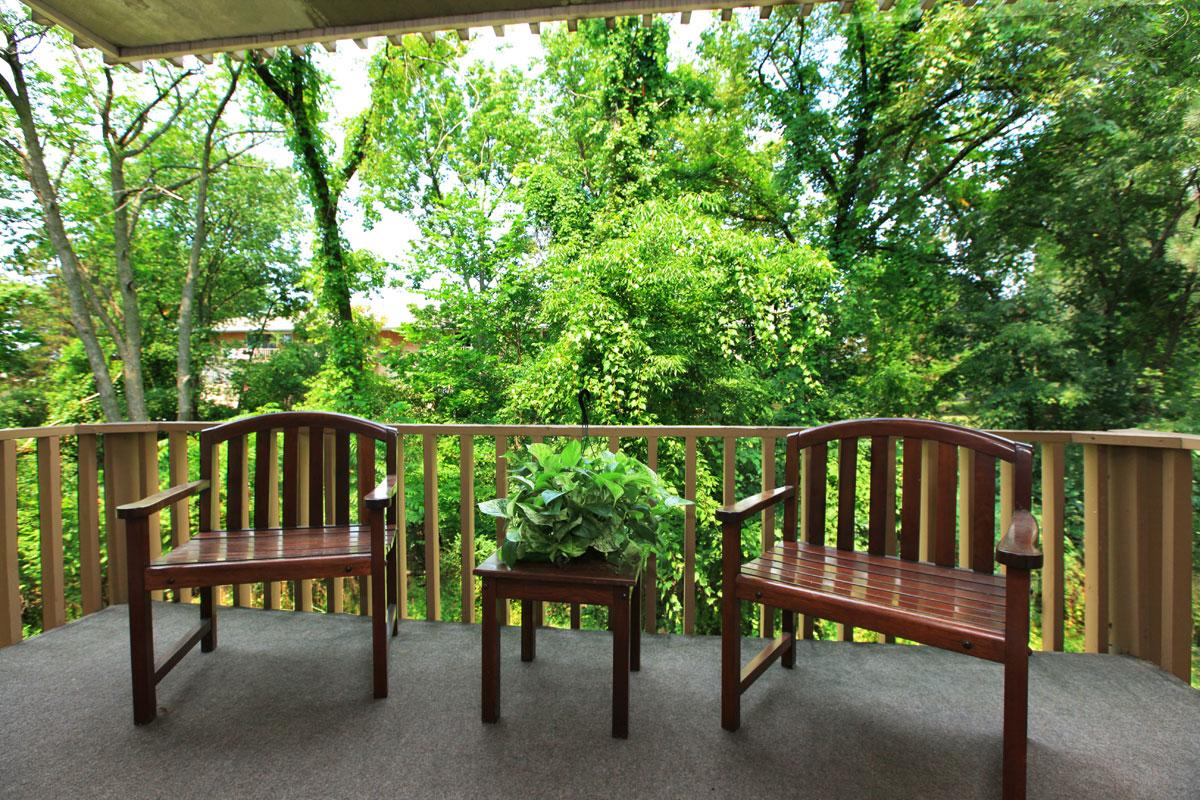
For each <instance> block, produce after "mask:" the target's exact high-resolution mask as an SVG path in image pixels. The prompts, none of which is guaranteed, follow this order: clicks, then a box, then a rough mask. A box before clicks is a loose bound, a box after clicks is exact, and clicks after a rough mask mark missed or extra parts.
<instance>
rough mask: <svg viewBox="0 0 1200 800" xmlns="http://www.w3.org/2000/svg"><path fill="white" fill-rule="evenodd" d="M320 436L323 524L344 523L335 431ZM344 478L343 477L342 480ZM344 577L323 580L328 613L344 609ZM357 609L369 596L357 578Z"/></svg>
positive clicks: (339, 465) (362, 583)
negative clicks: (340, 515)
mask: <svg viewBox="0 0 1200 800" xmlns="http://www.w3.org/2000/svg"><path fill="white" fill-rule="evenodd" d="M321 438H322V447H323V449H324V460H323V461H322V462H321V466H322V473H323V474H322V479H321V489H322V491H323V492H324V494H325V524H326V525H344V524H346V523H348V522H349V520H348V519H338V503H339V500H340V495H339V493H338V475H339V471H341V470H342V468H343V465H341V464H339V463H338V451H337V431H335V430H333V429H332V428H328V429H326V430H325V432H324V435H323V436H322V437H321ZM340 474H341V475H343V476H346V477H348V476H349V473H348V472H344V471H342V472H340ZM344 479H345V478H343V480H344ZM345 583H346V582H345V579H344V578H328V579H326V581H325V611H326V613H329V614H341V613H342V612H343V611H344V610H345V591H346V586H345ZM359 586H360V590H359V598H360V603H359V611H360V612H361V610H362V608H363V607H365V606H366V605H367V604H366V602H363V601H365V600H366V599H367V598H369V597H370V596H371V591H370V589H369V587H368V585H367V581H366V580H363V579H360V580H359Z"/></svg>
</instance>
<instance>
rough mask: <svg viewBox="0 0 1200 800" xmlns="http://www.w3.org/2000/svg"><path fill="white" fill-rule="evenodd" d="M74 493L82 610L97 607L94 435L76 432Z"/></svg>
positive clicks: (97, 487)
mask: <svg viewBox="0 0 1200 800" xmlns="http://www.w3.org/2000/svg"><path fill="white" fill-rule="evenodd" d="M76 441H77V443H78V453H79V456H78V459H79V462H78V464H77V467H78V476H79V482H78V485H77V486H76V496H77V498H78V506H79V594H80V599H81V600H82V604H83V613H84V614H85V615H86V614H92V613H94V612H96V611H99V610H100V604H101V597H100V476H99V471H98V470H97V463H96V435H95V434H94V433H83V434H80V435H79V437H78V439H77V440H76Z"/></svg>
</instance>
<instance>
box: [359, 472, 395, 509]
mask: <svg viewBox="0 0 1200 800" xmlns="http://www.w3.org/2000/svg"><path fill="white" fill-rule="evenodd" d="M399 485H400V482H399V481H398V480H397V479H396V476H395V475H388V476H387V477H385V478H384V479H383V480H382V481H380V482H379V485H378V486H376V487H375V488H374V489H372V490H371V493H370V494H368V495H366V496H365V497H363V503H364V504H366V506H367V508H386V507H387V504H388V503H390V502H392V498H393V497H395V496H396V487H397V486H399Z"/></svg>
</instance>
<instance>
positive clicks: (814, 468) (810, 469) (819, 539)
mask: <svg viewBox="0 0 1200 800" xmlns="http://www.w3.org/2000/svg"><path fill="white" fill-rule="evenodd" d="M804 466H805V469H804V485H805V491H804V530H805V537H804V539H805V541H807V542H810V543H813V544H824V543H825V472H826V451H825V443H824V442H821V443H820V444H816V445H813V447H812V448H811V453H810V456H809V459H808V461H807V463H806V464H805V465H804Z"/></svg>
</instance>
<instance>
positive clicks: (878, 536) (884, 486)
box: [867, 436, 892, 556]
mask: <svg viewBox="0 0 1200 800" xmlns="http://www.w3.org/2000/svg"><path fill="white" fill-rule="evenodd" d="M888 444H889V443H888V437H886V436H872V437H871V500H870V511H869V512H868V515H867V516H868V521H867V528H868V530H867V552H868V553H870V554H871V555H873V556H881V555H883V554H884V549H885V548H886V547H887V531H886V530H885V527H886V526H887V520H888V507H887V504H888V502H889V501H890V500H891V497H892V492H891V488H892V487H889V486H888V477H889V476H890V474H891V470H890V466H889V464H888V458H889V456H890V455H891V448H890V447H889V446H888Z"/></svg>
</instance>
